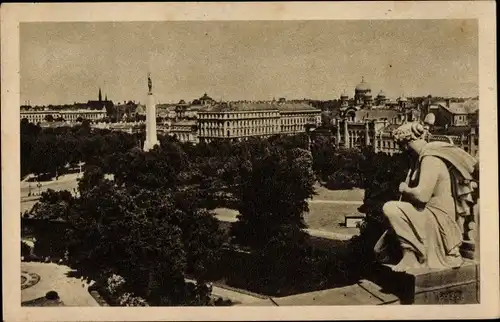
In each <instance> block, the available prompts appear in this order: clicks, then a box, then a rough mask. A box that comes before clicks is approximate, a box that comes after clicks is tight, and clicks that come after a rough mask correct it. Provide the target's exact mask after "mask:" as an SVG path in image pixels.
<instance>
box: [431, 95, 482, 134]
mask: <svg viewBox="0 0 500 322" xmlns="http://www.w3.org/2000/svg"><path fill="white" fill-rule="evenodd" d="M478 111H479V100H476V99H473V100H468V101H465V102H450V100H447V101H446V102H445V103H439V104H438V109H437V114H436V125H437V126H442V127H448V126H468V125H472V123H474V122H475V121H477V116H478Z"/></svg>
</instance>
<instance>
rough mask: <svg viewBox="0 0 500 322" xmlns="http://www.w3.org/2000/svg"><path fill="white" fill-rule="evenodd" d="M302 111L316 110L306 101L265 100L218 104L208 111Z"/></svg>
mask: <svg viewBox="0 0 500 322" xmlns="http://www.w3.org/2000/svg"><path fill="white" fill-rule="evenodd" d="M272 110H275V111H282V112H287V111H303V110H317V109H316V108H314V107H312V106H311V105H309V104H307V103H266V102H263V103H262V102H259V103H257V102H239V103H230V104H218V105H216V106H214V107H213V108H212V109H211V110H210V112H237V111H272ZM318 111H319V110H318Z"/></svg>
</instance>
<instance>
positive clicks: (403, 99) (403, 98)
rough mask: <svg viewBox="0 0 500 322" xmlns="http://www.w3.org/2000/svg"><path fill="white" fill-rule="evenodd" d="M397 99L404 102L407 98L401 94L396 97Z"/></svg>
mask: <svg viewBox="0 0 500 322" xmlns="http://www.w3.org/2000/svg"><path fill="white" fill-rule="evenodd" d="M398 101H399V102H406V101H408V100H407V99H406V97H404V96H401V97H400V98H398Z"/></svg>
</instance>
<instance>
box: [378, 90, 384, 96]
mask: <svg viewBox="0 0 500 322" xmlns="http://www.w3.org/2000/svg"><path fill="white" fill-rule="evenodd" d="M377 96H378V97H385V93H384V91H382V90H381V91H380V92H379V93H378V95H377Z"/></svg>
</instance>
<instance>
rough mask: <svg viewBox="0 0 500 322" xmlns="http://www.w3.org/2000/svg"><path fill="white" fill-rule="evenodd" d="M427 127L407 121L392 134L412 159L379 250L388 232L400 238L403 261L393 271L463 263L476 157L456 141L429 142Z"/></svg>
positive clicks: (387, 209)
mask: <svg viewBox="0 0 500 322" xmlns="http://www.w3.org/2000/svg"><path fill="white" fill-rule="evenodd" d="M427 131H428V127H426V126H424V125H423V124H421V123H417V122H415V123H406V124H403V125H402V126H400V127H399V128H397V129H396V130H395V131H394V132H393V137H394V140H395V141H396V142H397V143H398V144H399V145H400V147H401V148H402V149H405V150H408V152H409V153H410V155H411V158H412V161H413V162H412V163H413V164H414V165H413V166H411V168H410V171H409V172H408V176H407V178H406V181H405V182H402V183H401V184H400V186H399V192H400V193H401V198H400V200H399V201H389V202H387V203H385V204H384V206H383V213H384V215H385V216H386V217H387V219H388V221H389V223H390V226H391V228H390V229H389V230H387V231H386V232H385V233H384V234H383V235H382V237H381V238H380V239H379V241H378V243H377V245H376V246H375V252H376V253H377V252H378V253H380V252H381V251H383V249H384V241H385V240H386V237H387V234H390V233H393V234H395V236H397V240H398V243H399V245H400V247H401V250H402V259H401V260H400V261H399V263H397V264H396V265H395V266H394V267H393V268H392V269H393V270H394V271H398V272H404V271H408V270H409V269H412V268H419V267H426V268H435V269H441V268H455V267H458V266H460V265H461V264H462V262H463V259H462V257H461V255H460V245H461V243H462V237H463V236H462V227H460V224H459V222H460V221H459V218H460V216H466V215H468V212H469V210H470V208H469V206H468V205H469V203H470V202H471V201H472V197H471V193H472V191H473V189H474V182H473V180H472V176H471V173H472V172H473V170H474V166H475V165H476V163H477V161H476V159H475V158H473V157H472V156H471V155H469V154H468V153H467V152H465V151H464V150H462V149H461V148H459V147H457V146H454V145H453V144H451V143H445V142H427V141H426V137H427V135H428V132H427Z"/></svg>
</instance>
